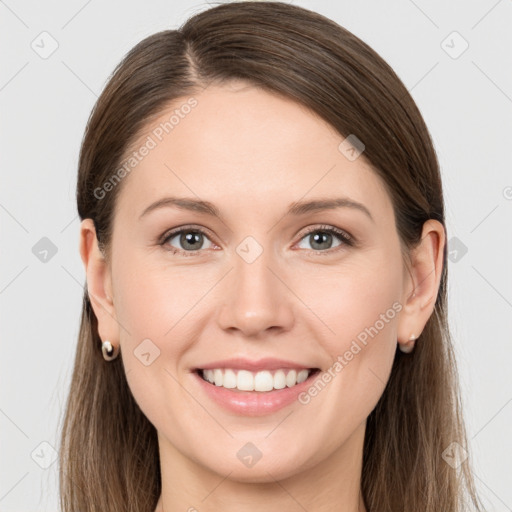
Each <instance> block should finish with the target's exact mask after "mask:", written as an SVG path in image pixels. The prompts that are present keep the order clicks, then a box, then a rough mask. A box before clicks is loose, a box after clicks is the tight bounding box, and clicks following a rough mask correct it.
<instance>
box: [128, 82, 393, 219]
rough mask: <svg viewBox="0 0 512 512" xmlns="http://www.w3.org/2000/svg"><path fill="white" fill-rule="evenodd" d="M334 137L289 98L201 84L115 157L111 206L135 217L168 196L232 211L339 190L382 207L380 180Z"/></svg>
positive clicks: (385, 208) (386, 205) (385, 207)
mask: <svg viewBox="0 0 512 512" xmlns="http://www.w3.org/2000/svg"><path fill="white" fill-rule="evenodd" d="M343 140H344V137H342V136H341V135H340V134H339V133H338V132H336V130H335V129H334V128H333V127H332V126H331V125H329V124H328V123H327V122H325V121H324V120H323V119H321V118H320V117H319V116H317V115H316V114H315V113H313V112H311V111H310V110H309V109H307V108H306V107H304V106H302V105H300V104H299V103H297V102H294V101H293V100H291V99H289V98H284V97H282V96H280V95H277V94H274V93H271V92H268V91H265V90H263V89H259V88H256V87H254V86H252V85H248V84H244V83H243V82H238V83H236V82H233V83H231V84H229V85H222V86H218V85H211V86H209V87H207V88H206V89H205V90H204V91H203V92H201V93H198V94H195V95H191V96H184V97H182V98H178V99H176V100H175V101H173V102H172V104H170V105H167V106H166V108H165V109H163V110H162V111H161V112H160V113H159V114H158V115H157V116H155V117H154V118H152V119H151V121H150V122H148V123H147V125H146V126H145V128H144V129H143V130H142V131H141V133H140V135H139V137H138V140H137V141H136V143H135V144H133V145H132V148H131V152H130V153H129V154H127V155H126V157H127V158H125V160H124V162H127V161H128V159H130V160H131V164H132V166H129V165H128V166H126V169H127V171H128V172H127V173H126V174H127V176H126V177H125V178H124V180H125V182H124V183H123V191H122V193H121V194H120V197H119V200H118V207H119V209H122V208H125V207H126V208H128V209H129V210H130V211H133V212H134V213H135V211H137V212H139V213H140V211H141V210H142V209H143V208H144V206H145V205H147V203H148V202H150V201H155V200H157V199H159V198H161V197H164V196H165V195H166V194H168V195H173V196H176V195H181V196H186V197H196V198H200V199H204V200H208V201H211V202H214V203H220V206H221V208H222V205H225V206H226V207H228V206H230V205H231V207H233V208H239V209H240V211H242V209H243V210H247V209H248V208H249V204H250V205H251V207H252V208H254V210H253V213H254V211H261V209H264V210H265V209H268V208H274V207H276V206H277V205H278V204H280V203H286V204H285V206H286V205H288V204H289V203H291V202H293V201H297V200H299V199H301V198H307V197H308V196H311V197H336V196H339V195H344V196H348V197H350V198H352V199H354V200H356V201H360V202H363V203H368V204H370V205H371V206H372V209H373V210H374V211H376V213H377V215H378V214H379V213H380V214H381V215H382V214H386V213H389V212H390V211H391V203H390V198H389V197H388V196H387V193H386V191H385V188H384V185H383V183H382V181H381V178H380V177H379V176H378V175H377V174H376V173H375V172H374V171H373V169H372V168H371V167H370V165H369V164H368V163H367V161H366V160H365V159H364V157H363V156H361V157H359V158H357V159H356V160H349V159H348V158H347V157H346V156H345V154H344V152H343V151H341V150H340V143H341V142H342V141H343ZM144 148H146V149H144ZM142 153H143V154H142ZM130 155H132V156H131V158H130ZM363 155H364V153H363Z"/></svg>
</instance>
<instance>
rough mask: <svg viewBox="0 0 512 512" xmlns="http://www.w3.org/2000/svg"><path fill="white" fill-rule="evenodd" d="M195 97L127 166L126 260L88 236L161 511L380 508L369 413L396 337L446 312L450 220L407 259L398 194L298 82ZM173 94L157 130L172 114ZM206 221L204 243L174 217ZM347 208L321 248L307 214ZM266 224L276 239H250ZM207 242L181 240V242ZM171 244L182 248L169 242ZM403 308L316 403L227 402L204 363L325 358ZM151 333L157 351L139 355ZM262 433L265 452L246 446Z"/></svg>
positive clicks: (87, 227) (118, 214)
mask: <svg viewBox="0 0 512 512" xmlns="http://www.w3.org/2000/svg"><path fill="white" fill-rule="evenodd" d="M194 97H195V98H196V99H197V101H198V104H197V106H196V107H195V108H193V109H192V110H191V112H190V114H188V115H187V116H186V117H184V119H182V120H180V123H179V124H178V125H177V126H175V128H174V129H173V130H172V132H170V133H169V134H167V135H166V136H165V137H164V138H163V140H162V141H161V142H159V143H158V145H157V147H156V148H154V149H152V150H151V151H150V152H149V154H148V155H147V156H146V157H145V158H144V159H143V160H142V161H141V162H140V163H139V164H138V165H137V167H136V168H135V169H134V170H133V171H132V172H131V173H130V174H129V175H128V176H127V177H125V178H124V181H123V182H122V185H121V186H122V189H121V190H120V191H119V192H120V195H119V197H118V203H117V206H116V210H115V216H114V228H113V240H112V253H111V262H110V263H109V262H108V261H106V260H105V258H104V257H103V255H102V254H101V252H100V251H99V249H98V246H97V241H96V236H95V232H94V225H93V223H92V221H91V220H90V219H85V220H84V221H83V222H82V224H81V231H80V252H81V257H82V260H83V262H84V266H85V269H86V275H87V283H88V289H89V294H90V297H91V301H92V305H93V308H94V311H95V313H96V316H97V318H98V330H99V335H100V337H101V339H102V340H110V341H111V342H112V344H113V345H119V344H120V348H121V353H122V354H123V364H124V368H125V371H126V375H127V380H128V383H129V386H130V389H131V391H132V393H133V395H134V397H135V399H136V401H137V403H138V404H139V406H140V407H141V409H142V411H143V412H144V414H145V415H146V416H147V417H148V419H149V420H150V421H151V422H152V423H153V425H154V426H155V427H156V429H157V431H158V439H159V450H160V459H161V472H162V494H161V496H160V501H159V503H158V506H157V509H156V510H157V511H166V512H171V511H175V510H182V511H187V510H189V511H193V510H198V511H201V512H209V511H218V510H223V511H225V512H231V511H235V510H236V511H237V512H240V511H242V512H243V511H254V510H264V511H270V512H277V511H282V510H288V511H299V510H300V511H303V510H304V509H306V510H311V511H313V510H314V511H321V512H327V511H329V512H330V511H335V510H336V511H343V512H356V511H359V512H365V508H364V503H363V502H362V500H361V498H360V477H361V468H362V448H363V440H364V433H365V427H366V418H367V417H368V415H369V414H370V412H371V411H372V410H373V408H374V407H375V405H376V403H377V401H378V400H379V398H380V396H381V395H382V393H383V391H384V388H385V385H386V382H387V380H388V378H389V375H390V371H391V366H392V362H393V358H394V354H395V351H396V349H397V341H398V343H401V344H404V345H405V344H407V343H408V340H409V338H410V336H411V334H415V335H416V337H417V336H419V335H420V334H421V331H422V329H423V328H424V326H425V324H426V322H427V320H428V318H429V317H430V315H431V314H432V312H433V308H434V303H435V300H434V299H435V297H436V295H437V291H438V288H439V282H440V277H441V270H442V259H443V247H444V244H445V232H444V229H443V226H442V225H441V224H440V223H439V222H437V221H434V220H429V221H428V222H426V223H425V225H424V227H423V233H422V242H421V244H420V245H419V246H418V247H417V248H416V249H415V250H414V251H413V252H412V253H411V258H412V266H411V268H410V269H409V271H408V269H407V268H406V265H405V263H404V261H403V260H402V254H401V252H400V243H399V238H398V234H397V231H396V226H395V222H394V215H393V209H392V203H391V199H390V197H389V196H388V194H387V193H386V191H385V189H384V187H383V183H382V181H381V179H380V178H379V177H378V176H377V174H376V173H375V172H374V171H373V170H372V169H371V167H370V166H369V164H368V163H367V162H366V161H365V159H364V153H363V155H362V156H360V157H359V158H357V159H356V160H354V161H350V160H349V159H347V158H346V156H345V155H344V154H343V153H342V152H341V151H340V150H339V149H338V146H339V144H340V142H341V141H342V140H343V137H341V136H340V135H339V134H338V133H337V132H336V131H335V130H334V129H333V128H332V127H331V126H330V125H329V124H327V123H325V122H324V121H323V120H322V119H320V118H319V117H318V116H316V115H315V114H313V113H311V112H310V111H308V110H307V109H305V108H304V107H302V106H300V105H298V104H297V103H295V102H293V101H292V100H290V99H285V98H282V97H279V96H277V95H274V94H271V93H269V92H265V91H263V90H261V89H257V88H255V87H253V86H250V85H247V84H243V83H237V82H231V83H230V84H228V85H226V84H225V85H222V86H213V85H212V86H210V87H208V88H207V89H206V90H204V91H203V92H202V93H200V94H197V95H194ZM187 99H188V97H187V98H181V99H179V100H177V101H175V102H173V105H172V106H169V108H168V109H166V110H165V111H162V113H161V116H160V117H159V118H158V119H156V120H153V121H152V122H151V124H150V125H148V129H147V130H143V133H141V137H140V140H141V141H142V140H144V139H145V138H146V137H147V135H148V134H149V133H151V129H153V128H154V127H156V126H158V124H159V123H160V122H163V121H165V120H168V118H169V113H170V112H171V111H172V110H173V109H175V108H177V106H179V105H181V104H183V103H184V102H185V101H186V100H187ZM171 195H173V196H180V197H189V198H193V199H198V198H200V199H202V200H207V201H210V202H212V203H214V204H215V205H216V206H217V207H218V208H219V210H220V212H221V215H222V220H220V219H218V218H216V217H212V216H209V215H207V214H205V213H200V212H193V211H187V210H180V209H177V208H175V207H164V208H160V209H156V210H154V211H152V212H151V213H148V214H147V215H145V216H143V217H142V218H141V219H139V216H140V215H141V213H142V212H143V211H144V209H145V208H146V207H147V206H148V205H150V204H151V203H153V202H154V201H156V200H158V199H161V198H163V197H166V196H171ZM339 196H346V197H349V198H351V199H353V200H355V201H358V202H360V203H362V204H364V205H365V206H366V207H367V208H368V210H369V211H370V213H371V215H372V217H373V220H371V219H370V218H369V217H367V216H366V215H365V214H364V213H362V212H361V211H358V210H356V209H350V208H339V209H334V210H327V211H320V212H314V213H312V212H310V213H307V214H305V215H302V216H296V217H294V216H291V215H285V212H286V210H287V208H288V206H289V205H290V204H291V203H293V202H295V201H299V200H310V199H313V198H333V197H339ZM186 224H193V227H194V228H203V229H204V230H205V231H206V232H207V234H206V236H205V237H204V238H203V239H202V244H201V240H200V241H199V242H198V244H197V246H199V250H196V251H194V250H193V249H190V248H187V247H189V246H185V247H184V246H183V244H180V237H179V236H174V237H173V238H172V239H170V240H168V241H167V242H166V245H163V246H162V245H159V244H158V242H157V239H158V237H159V236H161V235H163V234H164V233H165V232H166V231H169V230H170V229H171V228H177V227H180V226H183V225H186ZM321 225H328V226H334V227H337V228H339V229H342V230H344V231H346V232H347V233H348V234H350V235H351V236H352V237H353V238H355V240H356V242H355V245H353V246H349V245H347V244H345V242H344V241H343V240H340V239H338V238H337V237H336V235H333V238H332V241H331V245H329V241H327V243H325V244H324V245H323V246H320V248H318V245H315V241H314V239H313V238H312V236H310V235H308V234H307V233H306V229H305V228H307V227H317V226H318V229H319V230H320V231H321V229H320V226H321ZM247 236H252V237H253V238H254V239H255V240H256V241H257V242H258V244H259V245H260V246H261V248H262V249H263V252H262V254H261V255H260V256H259V257H258V258H257V259H256V260H255V261H254V262H252V263H248V262H247V261H245V260H244V259H243V258H242V257H240V256H239V254H238V253H237V252H236V248H237V247H238V245H239V244H240V242H241V241H242V240H244V238H245V237H247ZM171 246H172V247H174V248H175V249H178V250H179V249H181V250H182V251H184V252H186V251H188V253H194V254H193V255H192V256H188V255H182V254H173V253H172V252H171V251H169V250H168V248H169V247H171ZM166 247H167V249H166ZM395 302H398V303H399V304H400V305H401V306H402V309H401V311H400V312H399V313H398V314H397V315H396V316H394V318H393V319H391V320H389V321H388V322H387V323H386V324H385V327H384V328H382V329H381V330H380V331H379V332H378V334H377V335H375V336H374V337H373V338H369V341H368V343H367V345H366V346H364V348H363V349H362V350H361V351H360V352H359V353H358V354H357V355H355V356H354V357H353V359H352V360H351V361H350V362H349V363H348V364H347V365H346V366H345V367H344V368H343V370H342V371H340V372H339V373H337V374H336V377H335V378H333V379H332V380H331V382H330V383H329V384H328V385H327V386H326V387H325V388H324V389H323V390H322V391H321V392H320V393H319V394H318V395H317V396H316V397H314V399H312V400H311V401H310V402H309V403H308V404H306V405H303V404H301V403H298V402H294V403H293V404H292V405H291V406H288V407H285V408H284V409H281V410H280V411H277V412H276V413H273V414H269V415H265V416H260V417H258V418H253V417H243V416H240V415H236V414H233V413H230V412H227V411H225V410H224V409H222V408H221V407H220V406H218V405H217V404H216V403H214V402H212V401H211V400H210V399H209V398H208V397H207V396H205V394H204V392H203V391H202V390H201V389H200V387H199V385H198V383H197V382H196V380H195V377H194V376H193V374H192V373H191V368H194V367H197V366H200V365H201V363H202V364H206V363H207V362H210V361H215V360H218V359H224V358H229V357H234V356H237V355H242V356H245V357H248V358H249V359H259V358H260V357H277V358H283V359H289V360H292V361H295V362H298V363H303V364H306V365H307V366H309V367H318V368H320V369H322V370H323V371H327V370H328V369H329V368H330V367H331V366H332V365H333V362H334V361H335V360H336V358H337V357H338V356H339V355H343V354H344V353H345V352H346V351H347V350H348V349H349V348H350V346H351V343H352V341H353V340H354V339H356V337H357V335H358V334H359V333H361V332H362V331H364V329H365V328H366V327H369V326H373V325H374V324H375V322H376V321H377V320H378V319H379V318H380V315H381V314H382V313H385V312H386V311H387V310H389V309H390V308H391V306H392V304H393V303H395ZM147 338H149V339H150V340H151V341H152V343H154V345H155V346H157V347H158V349H159V350H160V355H159V357H158V358H156V359H155V360H154V361H153V362H152V363H151V364H150V365H148V366H146V365H144V364H142V363H141V361H140V360H139V359H138V358H137V357H135V356H134V350H135V349H136V348H137V346H138V345H139V344H140V343H141V342H142V340H145V339H147ZM247 442H251V443H253V444H254V445H256V447H257V448H258V449H259V450H260V451H261V452H262V454H263V456H262V458H261V459H260V460H259V461H258V462H257V463H256V464H255V465H254V466H253V467H251V468H248V467H246V466H245V465H244V464H242V463H241V462H240V460H239V459H238V458H237V456H236V454H237V451H238V450H239V449H240V448H241V447H242V446H243V445H245V444H246V443H247Z"/></svg>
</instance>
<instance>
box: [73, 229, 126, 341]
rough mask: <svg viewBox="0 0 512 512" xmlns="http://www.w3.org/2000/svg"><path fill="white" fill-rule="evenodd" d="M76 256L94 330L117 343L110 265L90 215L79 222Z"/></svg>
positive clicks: (117, 332) (117, 333) (103, 338)
mask: <svg viewBox="0 0 512 512" xmlns="http://www.w3.org/2000/svg"><path fill="white" fill-rule="evenodd" d="M80 256H81V258H82V262H83V264H84V267H85V273H86V278H87V293H88V295H89V300H90V302H91V306H92V308H93V310H94V314H95V315H96V318H97V319H98V334H99V336H100V338H101V340H102V341H105V340H108V341H110V342H111V343H112V345H113V346H116V345H117V346H119V324H118V323H117V320H116V312H115V308H114V298H113V293H112V279H111V271H110V266H109V265H108V263H107V261H106V259H105V257H104V255H103V253H102V252H101V251H100V249H99V247H98V239H97V237H96V228H95V227H94V222H93V221H92V219H84V220H83V221H82V223H81V224H80Z"/></svg>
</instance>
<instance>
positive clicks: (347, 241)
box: [158, 225, 355, 257]
mask: <svg viewBox="0 0 512 512" xmlns="http://www.w3.org/2000/svg"><path fill="white" fill-rule="evenodd" d="M183 232H194V233H200V234H202V235H204V236H206V237H207V238H208V239H209V237H208V233H207V232H206V231H204V230H203V229H201V228H198V227H195V226H183V227H180V228H179V229H176V230H174V231H170V232H166V233H164V234H163V235H162V237H160V239H159V241H158V244H159V245H161V246H162V247H163V246H164V245H166V244H167V242H168V241H169V240H171V239H172V238H174V237H175V236H176V235H179V234H181V233H183ZM316 232H320V233H329V234H332V235H335V236H337V237H338V238H339V239H340V240H341V242H343V243H342V244H340V245H339V246H337V247H334V248H331V249H325V250H319V251H315V250H314V249H306V250H307V251H308V252H309V253H315V254H318V255H326V254H332V253H333V252H336V251H337V250H339V249H342V248H343V246H344V245H347V246H349V247H352V246H353V245H354V244H355V240H354V238H353V237H352V236H351V235H349V234H348V233H346V232H345V231H342V230H341V229H338V228H335V227H333V226H328V225H321V226H315V227H313V228H311V229H309V230H308V231H307V232H306V233H304V234H303V235H302V237H301V238H300V240H299V241H301V240H302V239H304V238H305V237H307V236H308V235H310V234H312V233H316ZM165 250H167V251H169V252H171V253H172V254H181V255H183V256H186V257H188V256H196V255H198V254H200V253H201V252H202V251H201V250H198V251H183V250H181V249H176V248H175V247H171V246H169V248H167V247H166V248H165Z"/></svg>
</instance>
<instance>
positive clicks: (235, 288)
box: [217, 251, 294, 337]
mask: <svg viewBox="0 0 512 512" xmlns="http://www.w3.org/2000/svg"><path fill="white" fill-rule="evenodd" d="M269 252H270V251H269ZM271 260H272V258H271V257H270V256H269V255H268V253H267V252H266V251H263V253H262V254H261V255H260V256H259V257H258V258H257V259H256V260H255V261H253V262H252V263H249V262H247V261H245V260H244V259H243V258H242V257H238V256H236V257H235V260H234V261H235V263H234V268H233V269H232V270H231V272H229V274H228V276H226V278H227V279H225V280H224V281H225V285H224V289H223V290H222V292H221V293H222V295H221V296H222V297H223V300H222V305H221V307H220V308H219V309H218V314H217V315H218V316H217V322H218V325H219V326H220V327H221V328H222V329H224V330H231V331H240V332H241V333H242V334H243V335H244V336H247V337H258V336H264V335H265V332H266V331H276V333H277V332H279V331H287V330H289V329H291V327H292V325H293V320H294V314H293V305H294V304H293V298H294V295H293V293H292V292H291V291H290V289H289V286H290V285H289V284H287V280H289V279H287V275H286V272H284V271H283V270H282V269H281V270H280V267H279V266H277V265H276V263H275V260H273V261H271Z"/></svg>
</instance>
